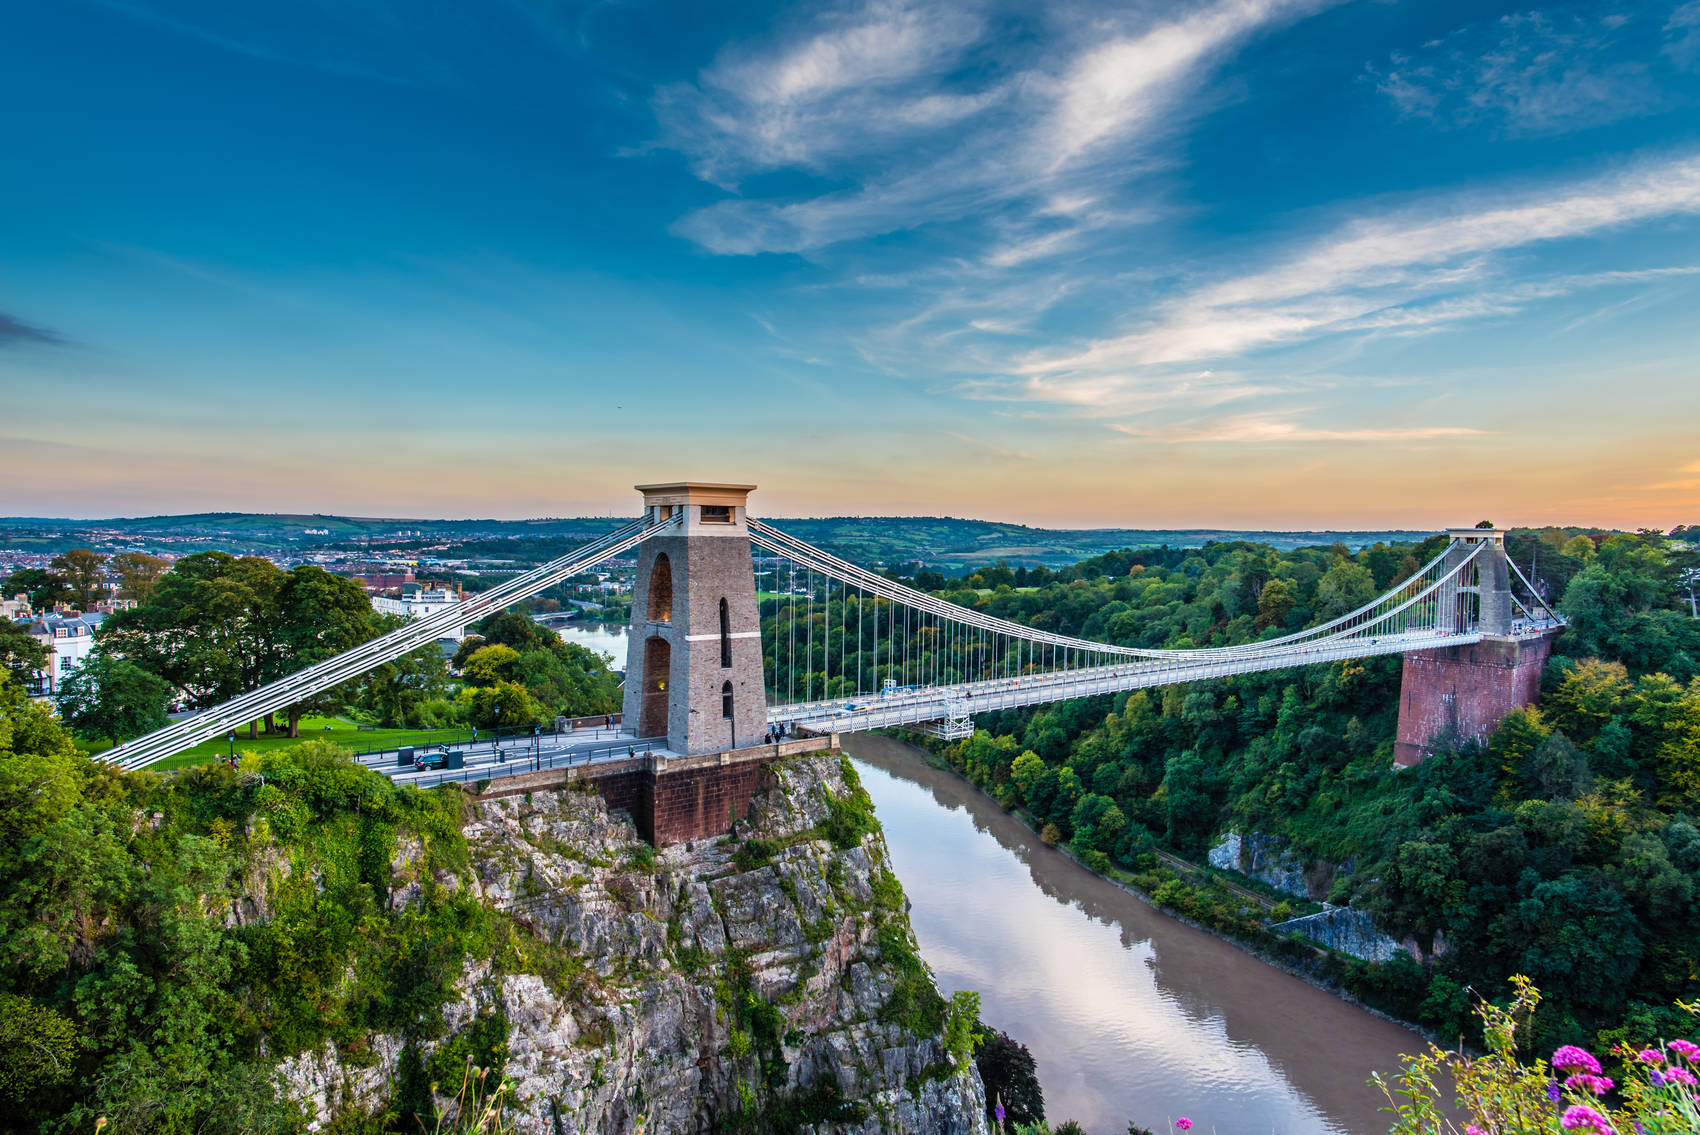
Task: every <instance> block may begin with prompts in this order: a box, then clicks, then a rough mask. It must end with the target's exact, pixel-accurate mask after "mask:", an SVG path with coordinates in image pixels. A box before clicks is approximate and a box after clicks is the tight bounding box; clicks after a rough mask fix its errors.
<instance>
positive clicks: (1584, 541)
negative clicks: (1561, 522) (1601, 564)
mask: <svg viewBox="0 0 1700 1135" xmlns="http://www.w3.org/2000/svg"><path fill="white" fill-rule="evenodd" d="M1559 551H1560V552H1562V553H1564V554H1565V555H1567V556H1569V557H1571V558H1572V559H1577V560H1581V561H1582V562H1583V563H1588V562H1589V561H1590V560H1592V559H1593V558H1594V557H1595V556H1596V555H1598V554H1599V552H1598V551H1597V550H1596V549H1595V547H1594V542H1593V541H1592V540H1590V539H1588V538H1587V537H1586V536H1572V537H1571V538H1570V539H1568V540H1566V541H1565V542H1564V544H1563V546H1562V547H1560V548H1559Z"/></svg>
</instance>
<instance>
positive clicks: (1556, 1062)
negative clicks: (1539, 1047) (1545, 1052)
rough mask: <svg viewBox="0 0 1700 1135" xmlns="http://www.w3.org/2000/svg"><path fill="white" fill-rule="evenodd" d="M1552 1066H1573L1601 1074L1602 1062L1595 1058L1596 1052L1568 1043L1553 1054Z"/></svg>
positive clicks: (1561, 1068) (1583, 1070)
mask: <svg viewBox="0 0 1700 1135" xmlns="http://www.w3.org/2000/svg"><path fill="white" fill-rule="evenodd" d="M1552 1066H1553V1067H1554V1068H1558V1069H1560V1070H1563V1069H1566V1068H1573V1069H1577V1070H1579V1071H1582V1072H1592V1073H1593V1074H1594V1075H1596V1076H1598V1075H1599V1074H1600V1062H1599V1061H1598V1060H1595V1059H1594V1054H1593V1053H1591V1052H1589V1051H1588V1050H1587V1049H1585V1048H1577V1047H1576V1046H1575V1045H1573V1044H1567V1045H1565V1046H1564V1047H1563V1048H1561V1049H1559V1050H1558V1051H1557V1052H1555V1053H1553V1054H1552Z"/></svg>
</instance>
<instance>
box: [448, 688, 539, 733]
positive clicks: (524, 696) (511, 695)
mask: <svg viewBox="0 0 1700 1135" xmlns="http://www.w3.org/2000/svg"><path fill="white" fill-rule="evenodd" d="M461 697H462V698H464V699H465V700H466V701H467V703H468V707H469V712H470V716H471V719H472V724H474V725H476V726H477V727H478V728H480V729H493V728H495V727H496V726H497V725H500V726H501V727H502V728H503V729H518V728H521V727H523V726H529V725H533V724H535V723H536V722H537V721H538V720H539V718H540V717H541V716H542V711H541V710H539V709H538V707H537V703H536V702H535V701H533V700H532V697H531V695H530V694H528V693H526V692H525V687H524V686H521V685H518V684H516V683H514V682H502V681H498V682H496V683H495V684H493V685H489V686H469V687H467V688H466V689H465V690H462V691H461ZM498 710H499V711H500V712H498Z"/></svg>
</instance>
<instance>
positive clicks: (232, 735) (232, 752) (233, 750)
mask: <svg viewBox="0 0 1700 1135" xmlns="http://www.w3.org/2000/svg"><path fill="white" fill-rule="evenodd" d="M229 737H230V760H231V762H232V763H234V762H235V760H236V730H234V729H232V730H231V731H230V733H229Z"/></svg>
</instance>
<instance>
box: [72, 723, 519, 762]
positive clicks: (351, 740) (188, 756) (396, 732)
mask: <svg viewBox="0 0 1700 1135" xmlns="http://www.w3.org/2000/svg"><path fill="white" fill-rule="evenodd" d="M486 732H488V730H486ZM246 733H247V730H238V731H237V733H236V751H237V752H238V753H265V752H270V751H271V750H273V749H281V748H285V747H287V746H289V745H299V744H300V743H301V742H302V741H330V742H333V743H334V744H337V745H341V746H343V747H344V748H348V749H353V750H354V751H355V752H365V751H367V750H371V749H393V748H395V747H396V746H397V745H440V744H444V743H449V742H453V741H457V740H460V741H464V740H466V738H467V737H468V736H469V735H470V730H467V729H465V728H461V729H370V730H365V729H356V728H355V727H354V725H352V724H351V723H349V722H347V721H342V720H339V719H337V718H331V717H311V716H308V717H303V718H302V719H301V736H300V738H299V739H296V740H291V739H290V738H288V737H267V736H266V735H265V734H263V733H262V734H261V735H260V736H259V737H258V738H256V739H255V740H252V741H250V740H248V738H247V736H246ZM111 747H112V746H111V745H110V744H108V743H107V742H106V741H105V740H104V739H103V740H100V741H91V740H89V739H87V738H83V737H79V738H78V739H77V748H79V749H81V750H82V751H83V752H85V753H88V754H89V755H90V756H93V755H94V754H96V753H104V752H105V751H106V750H107V749H109V748H111ZM229 752H230V742H229V741H227V740H225V739H224V738H223V737H220V738H218V739H216V740H213V741H203V742H202V743H201V744H199V745H196V746H195V747H194V748H193V749H189V750H187V751H185V752H181V753H178V754H177V755H176V756H175V757H167V758H166V759H165V760H163V761H160V762H159V763H158V764H155V765H150V766H149V767H150V768H156V769H173V768H183V767H184V766H186V765H196V764H200V763H201V762H202V761H210V760H212V759H213V758H215V757H222V756H226V755H227V754H229Z"/></svg>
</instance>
